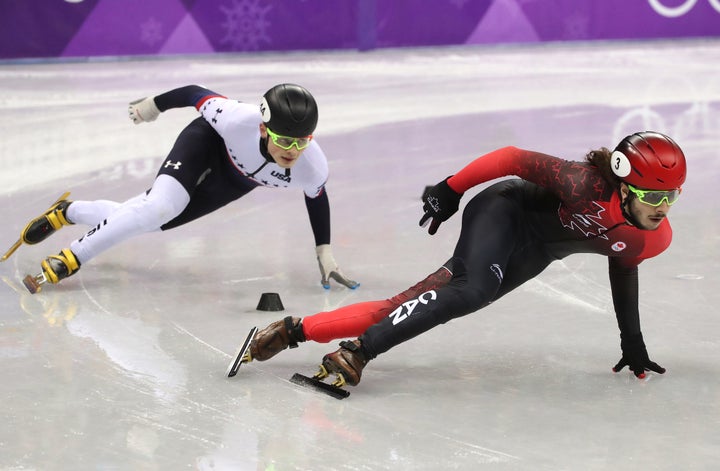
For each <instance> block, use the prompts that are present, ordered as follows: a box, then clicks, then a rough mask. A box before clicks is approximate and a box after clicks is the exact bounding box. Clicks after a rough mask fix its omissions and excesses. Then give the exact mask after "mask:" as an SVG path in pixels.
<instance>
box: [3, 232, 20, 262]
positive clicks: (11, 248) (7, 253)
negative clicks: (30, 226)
mask: <svg viewBox="0 0 720 471" xmlns="http://www.w3.org/2000/svg"><path fill="white" fill-rule="evenodd" d="M21 245H22V238H20V239H18V240H17V242H15V243H14V244H13V246H12V247H10V250H8V251H7V252H5V255H3V256H2V258H0V262H4V261H5V260H7V259H8V258H10V256H11V255H12V254H14V253H15V251H16V250H17V249H18V248H20V246H21Z"/></svg>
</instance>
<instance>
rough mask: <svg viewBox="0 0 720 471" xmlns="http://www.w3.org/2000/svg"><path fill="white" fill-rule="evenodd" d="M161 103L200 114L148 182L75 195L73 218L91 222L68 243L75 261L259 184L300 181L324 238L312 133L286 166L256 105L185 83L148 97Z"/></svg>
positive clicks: (324, 202) (320, 161)
mask: <svg viewBox="0 0 720 471" xmlns="http://www.w3.org/2000/svg"><path fill="white" fill-rule="evenodd" d="M154 100H155V103H156V105H157V107H158V109H159V110H160V111H166V110H168V109H171V108H180V107H187V106H194V107H195V108H196V109H197V110H198V111H199V112H200V114H201V117H199V118H197V119H195V120H194V121H192V122H191V123H190V124H189V125H188V126H187V127H186V128H185V129H183V131H182V132H181V133H180V135H179V136H178V138H177V140H176V142H175V145H174V146H173V148H172V150H171V151H170V153H169V154H168V156H167V158H166V159H165V160H164V162H163V163H162V165H161V167H160V170H159V171H158V174H157V177H156V179H155V182H154V183H153V186H152V188H151V189H150V190H148V191H147V192H145V193H143V194H141V195H138V196H136V197H134V198H131V199H130V200H128V201H126V202H124V203H116V202H112V201H106V200H98V201H74V202H73V203H72V205H70V207H69V208H68V217H69V219H70V220H71V221H72V222H73V223H80V224H87V225H91V226H94V228H93V229H92V230H90V231H89V232H88V233H87V234H86V235H85V236H83V237H82V238H80V239H79V240H77V241H75V242H73V243H72V244H71V246H70V249H71V250H72V251H73V253H74V254H75V255H76V257H77V259H78V261H79V262H80V263H81V264H82V263H85V262H87V261H88V260H90V259H91V258H93V257H94V256H96V255H98V254H99V253H100V252H102V251H104V250H106V249H108V248H109V247H111V246H113V245H115V244H116V243H118V242H121V241H123V240H126V239H128V238H129V237H132V236H135V235H137V234H140V233H144V232H150V231H155V230H158V229H162V230H166V229H170V228H173V227H177V226H180V225H182V224H185V223H187V222H189V221H192V220H194V219H197V218H199V217H201V216H204V215H206V214H208V213H211V212H213V211H215V210H216V209H219V208H221V207H223V206H225V205H226V204H228V203H230V202H231V201H234V200H236V199H238V198H240V197H241V196H243V195H245V194H247V193H248V192H250V191H251V190H253V189H254V188H256V187H258V186H264V187H268V188H299V189H302V190H303V192H304V195H305V203H306V207H307V211H308V215H309V218H310V224H311V226H312V230H313V234H314V237H315V245H316V246H319V245H322V244H329V243H330V204H329V200H328V196H327V192H326V190H325V183H326V181H327V178H328V164H327V159H326V157H325V154H324V153H323V151H322V149H321V148H320V146H319V145H318V144H317V142H316V141H315V140H313V141H311V142H310V145H309V146H308V147H307V148H306V149H305V150H304V152H303V154H302V155H301V156H300V158H299V159H298V161H297V162H296V163H295V165H294V166H293V167H292V168H291V169H285V168H282V167H280V166H279V165H277V164H276V163H275V161H274V160H273V159H272V157H271V156H270V155H269V154H268V152H267V142H266V140H264V139H261V136H260V128H259V125H260V123H262V117H261V114H260V110H259V107H258V106H257V105H251V104H246V103H240V102H238V101H236V100H230V99H228V98H226V97H224V96H222V95H219V94H217V93H215V92H213V91H211V90H208V89H206V88H203V87H200V86H197V85H190V86H185V87H181V88H177V89H175V90H171V91H169V92H166V93H163V94H161V95H158V96H156V97H155V98H154Z"/></svg>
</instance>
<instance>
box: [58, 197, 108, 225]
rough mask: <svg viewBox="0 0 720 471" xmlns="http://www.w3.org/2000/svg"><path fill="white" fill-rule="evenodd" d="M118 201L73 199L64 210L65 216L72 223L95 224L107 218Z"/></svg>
mask: <svg viewBox="0 0 720 471" xmlns="http://www.w3.org/2000/svg"><path fill="white" fill-rule="evenodd" d="M118 207H120V203H118V202H116V201H109V200H96V201H73V202H72V204H71V205H70V206H68V209H67V211H66V214H67V218H68V220H70V222H72V223H73V224H83V225H85V226H96V225H98V224H100V223H101V222H102V221H103V220H105V219H107V218H108V217H109V216H110V215H111V214H112V213H113V212H114V211H115V210H116V209H117V208H118Z"/></svg>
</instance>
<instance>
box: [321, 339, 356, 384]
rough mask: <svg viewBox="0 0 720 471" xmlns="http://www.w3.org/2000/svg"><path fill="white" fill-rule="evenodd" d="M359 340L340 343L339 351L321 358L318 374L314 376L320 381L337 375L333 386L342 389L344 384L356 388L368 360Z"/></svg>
mask: <svg viewBox="0 0 720 471" xmlns="http://www.w3.org/2000/svg"><path fill="white" fill-rule="evenodd" d="M360 345H361V344H360V340H353V341H348V340H345V341H343V342H340V349H339V350H337V351H335V352H333V353H328V354H327V355H325V356H324V357H323V361H322V365H321V366H320V372H319V373H318V374H317V375H316V377H317V378H318V379H322V378H324V377H326V376H328V375H330V374H335V375H337V379H336V380H335V382H334V383H332V384H333V386H337V387H342V386H344V385H345V384H349V385H350V386H357V385H358V383H359V382H360V377H361V376H362V370H363V368H365V365H367V362H368V360H367V359H366V358H365V354H364V353H363V351H362V348H360Z"/></svg>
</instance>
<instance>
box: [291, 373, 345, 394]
mask: <svg viewBox="0 0 720 471" xmlns="http://www.w3.org/2000/svg"><path fill="white" fill-rule="evenodd" d="M290 382H291V383H295V384H297V385H300V386H303V387H306V388H309V389H313V390H315V391H319V392H321V393H324V394H327V395H328V396H330V397H334V398H335V399H345V398H346V397H348V396H350V392H349V391H346V390H344V389H342V388H340V387H338V386H334V385H333V384H327V383H323V382H322V381H320V380H319V379H317V378H316V377H312V378H309V377H307V376H305V375H301V374H300V373H295V374H294V375H293V376H292V378H290Z"/></svg>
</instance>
